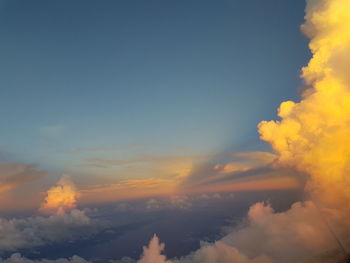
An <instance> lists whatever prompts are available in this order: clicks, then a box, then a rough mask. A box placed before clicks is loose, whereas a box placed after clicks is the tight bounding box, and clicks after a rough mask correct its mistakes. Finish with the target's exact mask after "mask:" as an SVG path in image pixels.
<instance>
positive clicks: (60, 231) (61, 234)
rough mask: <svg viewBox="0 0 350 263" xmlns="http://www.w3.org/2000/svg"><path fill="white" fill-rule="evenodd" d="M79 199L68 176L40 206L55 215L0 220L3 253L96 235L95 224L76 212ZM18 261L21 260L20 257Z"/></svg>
mask: <svg viewBox="0 0 350 263" xmlns="http://www.w3.org/2000/svg"><path fill="white" fill-rule="evenodd" d="M76 196H77V190H76V188H75V186H74V184H73V182H72V181H71V180H70V178H69V177H68V176H62V178H61V179H60V180H59V181H58V183H57V186H54V187H52V188H51V189H49V190H48V194H47V197H46V198H45V202H44V204H43V205H42V207H41V210H44V211H50V212H53V214H52V215H50V216H47V217H44V216H31V217H26V218H12V219H6V218H0V252H1V251H16V250H18V249H26V248H33V247H38V246H43V245H48V244H53V243H56V242H64V241H73V240H77V239H82V238H85V237H88V236H90V235H91V234H93V233H94V232H95V231H96V225H95V224H94V223H93V222H92V220H91V219H90V218H89V217H88V216H87V215H86V214H85V212H84V211H81V210H78V209H74V208H75V207H76ZM15 258H18V259H19V260H20V259H21V257H19V256H18V255H17V256H15ZM21 260H22V259H21ZM23 260H24V259H23Z"/></svg>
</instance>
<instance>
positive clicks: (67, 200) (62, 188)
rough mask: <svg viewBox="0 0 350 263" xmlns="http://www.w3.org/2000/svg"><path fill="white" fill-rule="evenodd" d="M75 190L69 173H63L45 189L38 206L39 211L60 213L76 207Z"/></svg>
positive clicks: (76, 194)
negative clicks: (43, 199)
mask: <svg viewBox="0 0 350 263" xmlns="http://www.w3.org/2000/svg"><path fill="white" fill-rule="evenodd" d="M78 196H79V192H78V191H77V189H76V187H75V185H74V183H73V181H72V180H71V178H70V176H69V175H66V174H65V175H63V176H62V177H61V179H60V180H59V181H58V182H57V183H56V186H53V187H52V188H50V189H49V190H48V191H47V196H46V198H45V201H44V202H43V204H42V205H41V207H40V211H42V212H49V213H52V212H54V213H62V212H64V211H65V210H71V209H73V208H75V207H76V203H77V197H78Z"/></svg>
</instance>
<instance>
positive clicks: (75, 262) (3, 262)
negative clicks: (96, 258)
mask: <svg viewBox="0 0 350 263" xmlns="http://www.w3.org/2000/svg"><path fill="white" fill-rule="evenodd" d="M0 263H88V261H86V260H85V259H83V258H81V257H78V256H73V257H71V258H68V259H65V258H60V259H55V260H50V259H41V260H31V259H28V258H25V257H22V256H21V254H19V253H15V254H12V256H11V257H9V258H7V259H1V258H0Z"/></svg>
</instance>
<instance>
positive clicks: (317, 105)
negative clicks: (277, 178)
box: [259, 0, 350, 235]
mask: <svg viewBox="0 0 350 263" xmlns="http://www.w3.org/2000/svg"><path fill="white" fill-rule="evenodd" d="M307 3H308V4H307V8H306V16H305V17H306V23H305V24H304V25H303V26H302V29H303V31H304V32H305V33H306V34H307V36H309V37H310V39H311V41H310V45H309V46H310V49H311V52H312V59H311V60H310V62H309V64H308V66H307V67H304V68H303V70H302V77H303V79H304V80H305V82H306V84H307V85H308V86H309V88H308V89H306V90H305V91H304V92H303V94H302V99H301V101H300V102H293V101H286V102H283V103H282V104H281V105H280V107H279V109H278V116H279V117H280V118H281V120H280V121H269V122H267V121H263V122H261V123H260V124H259V132H260V135H261V139H262V140H264V141H267V142H269V143H270V144H271V145H272V147H273V149H274V151H275V152H276V153H277V154H278V160H277V162H276V165H278V166H289V167H293V168H296V169H298V170H299V171H302V172H305V173H307V174H308V175H309V180H308V183H307V190H308V191H309V192H310V193H311V195H312V197H313V199H314V200H315V201H316V202H317V203H318V205H319V206H320V207H321V208H322V211H323V212H324V213H325V214H327V216H328V217H330V218H331V221H332V224H335V225H337V231H340V232H344V231H345V232H347V235H349V234H350V233H349V232H348V231H347V230H346V229H349V226H350V206H349V205H348V204H349V203H350V176H349V175H350V144H349V143H347V142H348V139H349V134H350V78H349V73H350V63H349V61H347V59H348V58H349V54H350V31H349V28H350V12H348V10H349V8H350V2H349V1H348V0H318V1H314V0H313V1H311V0H309V1H307Z"/></svg>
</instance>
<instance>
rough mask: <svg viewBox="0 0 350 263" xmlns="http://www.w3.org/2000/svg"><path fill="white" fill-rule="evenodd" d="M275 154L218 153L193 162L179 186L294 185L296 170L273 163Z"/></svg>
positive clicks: (211, 188)
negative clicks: (214, 157)
mask: <svg viewBox="0 0 350 263" xmlns="http://www.w3.org/2000/svg"><path fill="white" fill-rule="evenodd" d="M276 158H277V156H276V155H274V154H272V153H268V152H241V153H234V154H230V155H224V156H219V157H218V158H217V159H213V160H211V161H208V162H205V163H202V164H200V165H197V166H194V167H193V169H192V171H191V172H190V174H189V175H188V176H187V177H186V178H185V179H184V180H183V182H182V183H181V185H180V188H182V189H183V191H185V192H220V191H252V190H255V191H259V190H274V189H298V188H301V187H302V180H300V178H301V176H300V173H299V172H296V171H295V170H294V169H291V168H280V167H275V165H274V162H275V160H276Z"/></svg>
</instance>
